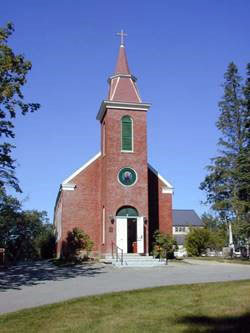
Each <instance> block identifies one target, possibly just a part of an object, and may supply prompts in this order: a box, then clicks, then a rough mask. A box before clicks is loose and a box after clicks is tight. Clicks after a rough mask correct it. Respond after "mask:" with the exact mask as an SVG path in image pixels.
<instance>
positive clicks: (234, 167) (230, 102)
mask: <svg viewBox="0 0 250 333" xmlns="http://www.w3.org/2000/svg"><path fill="white" fill-rule="evenodd" d="M247 76H248V77H247V81H246V84H245V85H244V84H242V78H241V77H240V76H239V74H238V69H237V67H236V65H235V64H234V63H230V64H229V66H228V69H227V71H226V73H225V75H224V78H225V82H224V84H223V88H224V96H223V98H222V100H221V101H220V102H219V110H220V115H219V119H218V121H217V123H216V125H217V128H218V129H219V131H220V132H221V137H220V139H219V142H218V146H219V147H220V149H219V155H218V156H217V157H215V158H213V159H212V164H211V165H210V166H208V167H207V169H208V171H209V174H208V175H207V176H206V177H205V180H204V181H203V182H202V183H201V185H200V189H201V190H204V191H205V192H206V194H207V199H206V203H208V204H210V205H211V208H212V209H213V210H215V211H216V212H218V213H219V215H220V217H221V219H222V220H224V221H234V220H235V221H237V222H240V221H242V220H245V219H246V216H247V215H248V214H249V208H250V207H249V193H250V192H249V190H250V186H249V110H250V108H249V100H250V99H249V96H250V94H249V92H250V79H249V78H250V64H248V66H247Z"/></svg>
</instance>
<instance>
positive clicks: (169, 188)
mask: <svg viewBox="0 0 250 333" xmlns="http://www.w3.org/2000/svg"><path fill="white" fill-rule="evenodd" d="M148 168H149V169H150V170H151V171H152V172H153V173H154V174H155V175H156V176H157V177H158V178H159V179H160V180H161V181H162V182H163V184H164V185H166V188H163V190H162V193H173V190H174V187H173V185H171V184H170V183H169V182H168V181H167V180H166V179H165V178H163V177H162V176H161V175H160V174H159V172H158V171H157V170H155V169H154V168H153V167H152V165H150V164H149V163H148Z"/></svg>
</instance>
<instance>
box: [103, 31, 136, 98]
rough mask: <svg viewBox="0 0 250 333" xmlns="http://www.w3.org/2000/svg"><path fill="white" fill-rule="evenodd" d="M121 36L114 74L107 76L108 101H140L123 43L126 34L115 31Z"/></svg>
mask: <svg viewBox="0 0 250 333" xmlns="http://www.w3.org/2000/svg"><path fill="white" fill-rule="evenodd" d="M117 35H118V36H120V37H121V42H120V48H119V53H118V58H117V63H116V68H115V74H114V75H113V76H111V77H110V78H109V84H110V88H109V94H108V99H109V100H110V101H119V102H128V103H141V98H140V96H139V92H138V90H137V87H136V78H135V77H134V76H133V75H131V73H130V70H129V66H128V60H127V55H126V50H125V45H124V37H125V36H127V34H126V33H125V32H124V31H123V30H121V32H118V33H117Z"/></svg>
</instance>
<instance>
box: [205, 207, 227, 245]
mask: <svg viewBox="0 0 250 333" xmlns="http://www.w3.org/2000/svg"><path fill="white" fill-rule="evenodd" d="M201 220H202V222H203V225H204V229H207V230H208V231H209V233H210V235H209V237H210V238H209V243H208V244H207V245H208V247H209V248H211V249H214V250H216V251H221V250H222V248H223V247H224V246H226V245H227V243H228V231H227V225H226V224H225V223H224V221H221V220H219V219H218V218H217V217H214V216H212V215H211V214H206V213H204V214H203V215H202V216H201Z"/></svg>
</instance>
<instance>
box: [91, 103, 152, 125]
mask: <svg viewBox="0 0 250 333" xmlns="http://www.w3.org/2000/svg"><path fill="white" fill-rule="evenodd" d="M150 106H151V104H150V103H128V102H116V101H108V100H104V101H102V103H101V106H100V109H99V112H98V114H97V116H96V119H97V120H100V121H101V120H102V118H103V116H104V114H105V112H106V109H122V110H133V111H148V110H149V108H150Z"/></svg>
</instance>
